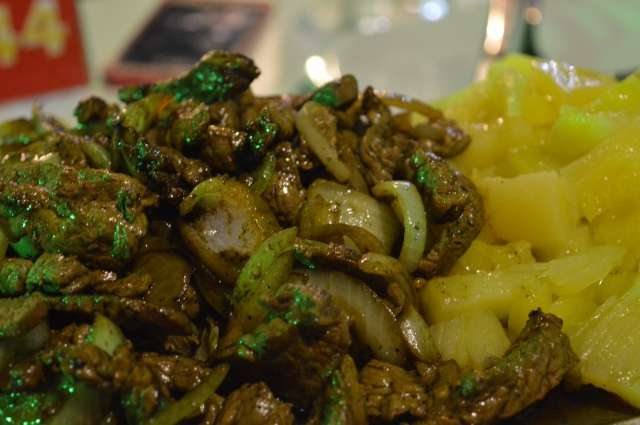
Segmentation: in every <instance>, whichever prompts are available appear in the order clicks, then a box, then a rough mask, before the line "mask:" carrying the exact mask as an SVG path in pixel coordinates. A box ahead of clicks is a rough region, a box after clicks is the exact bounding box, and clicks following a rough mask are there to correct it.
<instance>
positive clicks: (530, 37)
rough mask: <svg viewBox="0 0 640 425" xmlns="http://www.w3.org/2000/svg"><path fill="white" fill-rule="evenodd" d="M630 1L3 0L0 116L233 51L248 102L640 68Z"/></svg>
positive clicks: (425, 94) (639, 19) (54, 106)
mask: <svg viewBox="0 0 640 425" xmlns="http://www.w3.org/2000/svg"><path fill="white" fill-rule="evenodd" d="M639 39H640V1H638V0H546V1H545V0H270V1H262V0H251V1H240V0H237V1H222V0H220V1H213V0H212V1H206V0H167V1H162V0H77V1H73V0H0V120H5V119H8V118H12V117H16V116H20V115H28V114H29V113H30V109H31V105H32V104H33V103H34V102H38V103H40V104H42V105H43V106H44V108H45V110H46V111H47V112H50V113H53V114H56V115H59V116H61V117H62V118H66V119H71V115H72V111H73V107H74V106H75V104H76V103H77V101H78V100H79V99H81V98H83V97H86V96H87V95H88V94H90V93H92V94H97V95H100V96H104V97H107V98H109V99H111V100H115V98H116V89H117V87H118V85H121V84H124V83H131V82H140V81H147V80H153V79H156V78H162V77H167V76H170V75H175V74H176V73H179V72H180V71H181V70H182V69H184V68H185V67H186V66H188V64H190V63H192V62H193V61H195V60H197V57H199V55H200V54H202V53H203V52H205V51H207V50H210V49H215V48H228V49H232V50H238V51H241V52H243V53H245V54H247V55H249V56H251V57H252V58H254V60H255V61H256V63H257V65H258V66H259V67H260V69H261V70H262V75H261V76H260V78H259V79H258V80H257V82H256V83H255V84H254V86H253V88H254V91H255V92H257V93H259V94H269V93H280V92H290V93H301V92H305V91H308V90H311V89H312V88H313V87H315V86H316V85H320V84H323V83H324V82H326V81H328V80H330V79H333V78H336V77H337V76H339V75H340V74H344V73H352V74H355V75H356V76H357V77H358V79H359V80H360V81H361V83H362V84H371V85H374V86H375V87H376V88H379V89H385V90H390V91H394V92H400V93H406V94H410V95H412V96H416V97H420V98H424V99H427V100H431V99H436V98H439V97H442V96H445V95H447V94H449V93H452V92H454V91H455V90H458V89H460V88H462V87H464V86H465V85H467V84H469V83H470V82H471V81H473V80H474V79H475V78H478V77H480V76H481V75H482V73H483V72H484V71H485V70H486V65H487V64H488V63H489V62H490V61H492V60H493V59H495V58H496V57H499V56H500V55H503V54H505V53H508V52H524V53H528V54H535V55H539V56H543V57H550V58H554V59H557V60H562V61H567V62H570V63H572V64H575V65H579V66H584V67H591V68H594V69H597V70H600V71H604V72H608V73H614V74H619V75H623V74H625V73H628V72H630V71H631V70H633V69H634V68H635V67H636V66H637V65H639V64H640V43H638V42H637V40H639Z"/></svg>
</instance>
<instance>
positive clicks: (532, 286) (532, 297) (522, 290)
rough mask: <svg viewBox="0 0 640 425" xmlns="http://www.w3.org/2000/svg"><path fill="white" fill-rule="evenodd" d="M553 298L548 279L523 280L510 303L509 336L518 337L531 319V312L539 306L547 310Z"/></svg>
mask: <svg viewBox="0 0 640 425" xmlns="http://www.w3.org/2000/svg"><path fill="white" fill-rule="evenodd" d="M552 300H553V294H552V292H551V287H550V285H549V284H548V283H547V281H546V280H543V279H534V278H531V280H523V282H522V283H521V284H520V286H519V291H517V292H516V293H515V295H514V297H513V299H512V300H511V303H510V305H509V318H508V321H507V322H508V330H509V336H510V337H511V338H512V339H515V338H517V336H518V335H519V334H520V332H521V331H522V329H523V328H524V325H525V324H526V323H527V320H529V313H531V312H532V311H533V310H536V309H538V308H541V309H542V310H543V311H547V309H548V308H549V306H550V305H551V303H552Z"/></svg>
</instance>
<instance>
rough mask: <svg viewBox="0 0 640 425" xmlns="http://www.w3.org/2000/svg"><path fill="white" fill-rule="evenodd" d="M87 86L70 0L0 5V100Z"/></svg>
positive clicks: (1, 0) (9, 0)
mask: <svg viewBox="0 0 640 425" xmlns="http://www.w3.org/2000/svg"><path fill="white" fill-rule="evenodd" d="M86 82H87V71H86V68H85V63H84V54H83V51H82V42H81V37H80V29H79V27H78V20H77V16H76V9H75V4H74V1H73V0H0V101H3V100H7V99H11V98H17V97H22V96H27V95H32V94H36V93H42V92H45V91H50V90H57V89H62V88H66V87H71V86H77V85H81V84H84V83H86Z"/></svg>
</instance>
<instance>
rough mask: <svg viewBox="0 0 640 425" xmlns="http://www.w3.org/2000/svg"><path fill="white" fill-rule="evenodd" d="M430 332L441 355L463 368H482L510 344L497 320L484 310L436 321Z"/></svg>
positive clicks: (501, 353)
mask: <svg viewBox="0 0 640 425" xmlns="http://www.w3.org/2000/svg"><path fill="white" fill-rule="evenodd" d="M431 332H432V335H433V336H434V340H435V342H436V346H437V347H438V350H439V351H440V355H441V356H442V358H443V359H444V360H450V359H453V360H455V361H456V362H457V363H458V364H459V365H460V366H461V367H463V368H464V367H474V368H476V369H482V368H483V367H485V365H486V363H487V360H489V359H492V358H499V357H502V355H503V354H504V353H505V352H506V351H507V349H508V348H509V344H510V342H509V339H508V338H507V335H506V333H505V331H504V329H503V327H502V325H501V324H500V321H499V320H498V319H497V318H496V316H494V315H493V314H491V313H487V312H484V311H476V312H472V313H468V314H465V315H463V316H460V317H456V318H454V319H451V320H448V321H445V322H441V323H438V324H436V325H434V326H432V327H431Z"/></svg>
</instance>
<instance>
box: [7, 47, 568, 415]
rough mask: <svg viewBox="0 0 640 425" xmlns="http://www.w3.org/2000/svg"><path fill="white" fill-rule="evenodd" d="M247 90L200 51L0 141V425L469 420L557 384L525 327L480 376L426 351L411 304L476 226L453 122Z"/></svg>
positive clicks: (556, 352)
mask: <svg viewBox="0 0 640 425" xmlns="http://www.w3.org/2000/svg"><path fill="white" fill-rule="evenodd" d="M258 75H259V70H258V69H257V68H256V66H255V65H254V63H253V62H252V61H251V60H250V59H248V58H246V57H244V56H241V55H238V54H233V53H228V52H218V51H216V52H211V53H209V54H207V55H206V56H204V57H203V59H202V60H201V61H200V62H199V63H198V64H196V65H195V66H194V67H193V69H191V70H190V71H189V72H188V73H186V74H184V75H183V76H181V77H179V78H176V79H174V80H170V81H165V82H161V83H157V84H153V85H142V86H135V87H127V88H125V89H122V90H121V91H120V100H121V101H122V104H116V103H109V102H107V101H105V100H103V99H100V98H97V97H91V98H89V99H86V100H84V101H82V102H80V104H79V105H78V106H77V108H76V109H75V116H76V117H77V124H76V125H75V126H74V127H69V126H67V125H65V124H63V123H62V122H60V121H59V120H57V119H56V118H54V117H51V116H47V115H46V114H44V113H43V112H42V111H41V110H39V109H37V108H36V109H34V112H33V116H32V117H31V118H30V119H17V120H13V121H9V122H5V123H4V124H1V125H0V254H1V255H2V257H1V258H2V262H1V264H0V424H3V425H5V424H6V425H8V424H19V425H54V424H55V425H59V424H63V425H79V424H104V425H107V424H112V425H114V424H123V425H124V424H128V425H141V424H155V425H174V424H206V425H234V424H238V425H240V424H242V425H254V424H273V425H290V424H309V425H319V424H327V425H329V424H331V425H338V424H340V425H364V424H368V423H370V424H400V423H407V424H429V425H435V424H447V425H454V424H489V423H496V422H499V421H501V420H503V419H504V418H508V417H510V416H513V415H514V414H516V413H518V412H519V411H521V410H522V409H524V408H526V407H527V406H529V405H531V404H532V403H534V402H536V401H537V400H540V399H541V398H543V397H544V396H545V394H546V393H547V392H549V391H550V390H551V389H552V388H554V387H555V386H557V385H558V384H560V383H561V381H562V380H563V378H564V376H565V375H566V374H567V373H568V372H569V371H571V369H572V368H573V366H574V365H575V363H576V357H575V355H574V354H573V352H572V351H571V348H570V346H569V343H568V340H567V338H566V337H565V335H564V334H563V333H562V332H561V328H562V322H561V321H560V320H559V319H558V318H556V317H554V316H552V315H549V314H545V313H543V312H542V311H533V312H532V313H531V314H530V316H529V321H528V323H527V325H526V327H525V328H524V330H523V331H522V333H521V334H520V336H519V337H518V338H517V339H516V340H515V342H514V343H513V345H512V346H511V348H510V349H509V350H508V351H507V352H506V354H505V355H504V357H502V358H496V359H494V360H493V361H491V362H488V364H486V367H485V368H483V369H477V368H476V369H463V368H461V367H460V366H458V365H457V364H456V363H455V362H453V361H451V360H449V361H445V360H443V359H442V358H441V356H440V354H439V352H438V350H437V349H436V345H435V343H434V339H433V338H432V336H431V333H430V328H429V325H428V323H427V322H426V320H425V319H424V317H426V312H425V311H424V306H423V305H422V303H421V301H420V298H419V297H418V296H417V295H416V293H417V291H418V289H419V288H421V287H424V286H425V285H429V280H430V279H431V278H433V277H434V276H439V275H444V274H446V273H447V272H448V270H449V269H450V267H451V266H452V265H453V263H454V262H455V261H456V259H457V258H459V257H460V256H461V255H462V254H463V253H464V252H465V251H466V249H467V248H468V247H469V245H470V243H471V242H472V240H473V239H474V238H475V237H476V236H477V235H478V233H479V232H480V229H481V227H482V224H483V207H482V202H481V201H482V200H481V199H480V196H479V194H478V191H477V190H476V188H475V187H474V185H473V183H472V182H471V181H470V180H469V179H468V178H467V177H465V176H464V175H462V174H460V173H459V172H457V171H456V170H455V169H454V168H452V167H451V166H450V165H449V163H448V162H447V158H450V157H453V156H455V155H457V154H459V153H460V152H462V151H463V150H464V149H465V148H466V147H467V145H468V144H469V143H470V138H469V136H468V135H467V134H465V133H464V132H463V131H462V130H461V129H460V128H459V127H458V126H457V125H456V123H455V122H453V121H451V120H449V119H447V118H446V117H444V116H443V115H442V113H440V112H439V111H438V110H436V109H434V108H432V107H430V106H428V105H426V104H423V103H421V102H418V101H416V100H413V99H410V98H405V97H398V96H388V95H385V94H384V93H379V92H376V91H375V90H373V89H372V88H371V87H366V88H364V89H363V90H362V89H361V88H359V87H358V83H357V81H356V79H355V78H354V77H353V76H351V75H345V76H344V77H342V78H340V79H339V80H336V81H333V82H331V83H328V84H326V85H325V86H323V87H320V88H319V89H317V90H316V91H315V92H313V93H311V94H310V95H308V96H273V97H257V96H254V95H253V94H252V92H251V89H250V84H251V82H252V81H253V80H254V79H255V78H256V77H257V76H258ZM411 114H420V115H422V116H423V117H424V118H425V119H424V120H423V121H421V123H420V125H412V121H411V119H410V116H411Z"/></svg>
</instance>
